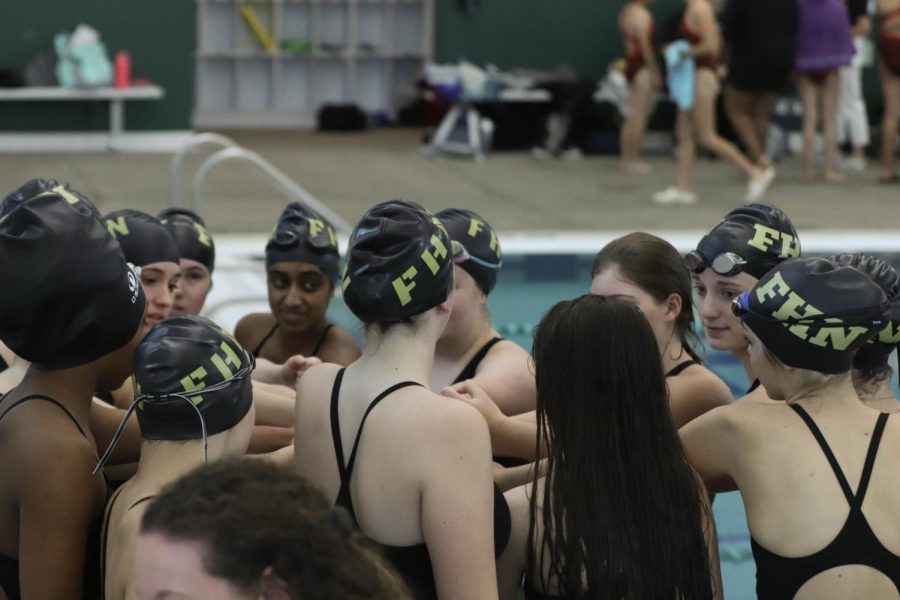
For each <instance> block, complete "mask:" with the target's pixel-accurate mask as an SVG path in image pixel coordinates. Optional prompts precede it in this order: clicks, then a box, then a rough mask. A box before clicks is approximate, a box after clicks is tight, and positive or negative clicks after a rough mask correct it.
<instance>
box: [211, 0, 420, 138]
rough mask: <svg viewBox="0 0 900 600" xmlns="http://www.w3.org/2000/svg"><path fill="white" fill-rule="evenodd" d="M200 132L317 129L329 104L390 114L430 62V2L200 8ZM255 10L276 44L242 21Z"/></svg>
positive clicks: (297, 0) (262, 2) (215, 0)
mask: <svg viewBox="0 0 900 600" xmlns="http://www.w3.org/2000/svg"><path fill="white" fill-rule="evenodd" d="M196 3H197V48H196V51H195V64H196V76H195V88H196V89H195V96H194V98H195V100H194V115H193V120H194V126H195V127H221V126H228V127H285V126H287V127H290V126H311V125H312V124H313V123H314V122H315V115H316V111H317V110H318V109H319V107H320V106H321V105H323V104H326V103H347V102H353V103H356V104H357V105H359V106H360V108H362V109H363V110H364V111H366V112H369V113H378V112H384V113H387V114H389V115H390V114H393V113H394V112H395V111H396V109H397V107H398V105H399V104H400V103H402V102H403V101H404V100H405V99H406V98H407V97H408V96H411V94H412V86H413V83H414V80H415V78H416V76H417V75H418V74H419V73H420V72H421V71H422V69H423V68H424V66H425V65H426V64H427V62H428V61H429V60H430V59H431V53H432V46H433V38H434V29H433V27H434V25H433V24H434V0H196ZM242 4H246V5H249V6H250V7H252V9H253V11H254V12H255V13H256V15H257V16H258V17H259V20H260V21H261V22H262V24H263V25H264V26H265V27H266V29H267V30H268V32H269V33H270V34H271V36H272V37H273V39H274V40H275V46H276V47H275V49H274V50H273V51H271V52H270V51H267V50H266V49H264V48H263V46H262V44H261V43H260V41H259V40H258V39H257V38H256V36H255V35H254V34H253V32H252V31H251V29H250V27H248V25H247V23H246V22H245V21H244V19H243V17H242V15H241V13H240V6H241V5H242Z"/></svg>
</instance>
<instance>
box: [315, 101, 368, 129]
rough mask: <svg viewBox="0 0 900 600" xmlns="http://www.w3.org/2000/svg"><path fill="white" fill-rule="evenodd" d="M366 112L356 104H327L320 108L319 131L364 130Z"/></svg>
mask: <svg viewBox="0 0 900 600" xmlns="http://www.w3.org/2000/svg"><path fill="white" fill-rule="evenodd" d="M366 123H367V119H366V113H364V112H363V111H361V110H360V108H359V107H358V106H357V105H355V104H325V105H323V106H322V108H320V109H319V113H318V125H319V131H362V130H364V129H365V128H366Z"/></svg>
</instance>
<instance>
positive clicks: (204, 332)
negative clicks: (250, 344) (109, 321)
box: [134, 315, 253, 440]
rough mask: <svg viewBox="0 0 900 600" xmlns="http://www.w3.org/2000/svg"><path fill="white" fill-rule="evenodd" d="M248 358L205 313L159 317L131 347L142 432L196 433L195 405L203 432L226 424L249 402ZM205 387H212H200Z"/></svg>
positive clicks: (187, 436) (185, 436)
mask: <svg viewBox="0 0 900 600" xmlns="http://www.w3.org/2000/svg"><path fill="white" fill-rule="evenodd" d="M252 362H253V361H252V358H251V357H250V355H249V354H248V353H247V352H245V351H244V349H243V348H242V347H241V345H240V344H238V343H237V342H236V341H235V340H234V338H233V337H231V335H229V334H228V333H227V332H225V330H223V329H222V328H221V327H219V326H218V325H216V324H215V323H213V322H212V321H210V320H209V319H205V318H203V317H198V316H196V315H187V316H181V317H172V318H170V319H166V320H165V321H162V322H160V323H159V324H157V325H156V327H154V328H153V329H151V330H150V333H148V334H147V337H145V338H144V341H142V342H141V344H140V345H139V346H138V348H137V350H136V351H135V353H134V386H135V400H137V411H136V412H137V416H138V423H139V424H140V426H141V436H142V437H143V438H144V439H147V440H195V439H200V438H202V437H203V430H202V427H201V423H200V417H199V416H198V414H197V410H199V411H200V414H201V415H203V421H204V422H205V423H206V433H207V435H215V434H217V433H221V432H223V431H226V430H228V429H231V428H232V427H234V426H235V425H237V424H238V423H239V422H240V421H241V419H243V418H244V416H245V415H246V414H247V412H248V411H249V410H250V406H251V404H252V403H253V391H252V386H251V384H250V370H251V369H252ZM208 389H209V390H212V391H204V390H208ZM174 394H179V396H175V395H174ZM185 397H187V398H188V399H187V400H186V399H185ZM195 407H196V409H195Z"/></svg>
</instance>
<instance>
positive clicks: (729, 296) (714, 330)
mask: <svg viewBox="0 0 900 600" xmlns="http://www.w3.org/2000/svg"><path fill="white" fill-rule="evenodd" d="M691 281H692V283H693V286H694V304H695V305H696V306H697V310H698V312H699V314H700V320H701V322H702V323H703V330H704V331H705V332H706V339H707V341H708V342H709V345H710V346H712V347H713V348H715V349H716V350H722V351H724V352H743V351H744V350H746V348H747V338H746V336H745V335H744V328H743V327H742V326H741V320H740V319H739V318H737V317H736V316H734V313H732V312H731V301H732V300H734V299H735V298H737V297H738V296H739V295H740V294H741V293H743V292H749V291H750V290H751V289H752V288H753V286H754V285H755V284H756V282H757V281H758V280H757V279H756V277H753V276H752V275H748V274H747V273H738V274H737V275H732V276H731V277H723V276H722V275H718V274H716V273H715V272H714V271H713V270H712V269H704V270H703V272H701V273H699V274H698V273H694V274H692V275H691Z"/></svg>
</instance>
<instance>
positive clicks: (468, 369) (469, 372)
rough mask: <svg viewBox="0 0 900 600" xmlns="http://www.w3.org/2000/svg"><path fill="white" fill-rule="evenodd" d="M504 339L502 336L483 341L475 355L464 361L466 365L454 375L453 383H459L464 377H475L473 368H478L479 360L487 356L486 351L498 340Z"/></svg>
mask: <svg viewBox="0 0 900 600" xmlns="http://www.w3.org/2000/svg"><path fill="white" fill-rule="evenodd" d="M504 339H505V338H502V337H494V338H491V339H489V340H488V341H487V342H485V344H484V346H482V347H481V348H479V349H478V352H476V353H475V356H473V357H472V358H471V359H470V360H469V362H468V363H466V366H465V367H463V369H462V371H460V372H459V375H457V376H456V379H454V380H453V383H461V382H463V381H465V380H466V379H471V378H473V377H475V370H476V369H477V368H478V365H479V364H481V361H483V360H484V357H485V356H487V353H488V352H490V351H491V348H493V347H494V346H496V345H497V343H498V342H502V341H503V340H504Z"/></svg>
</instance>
